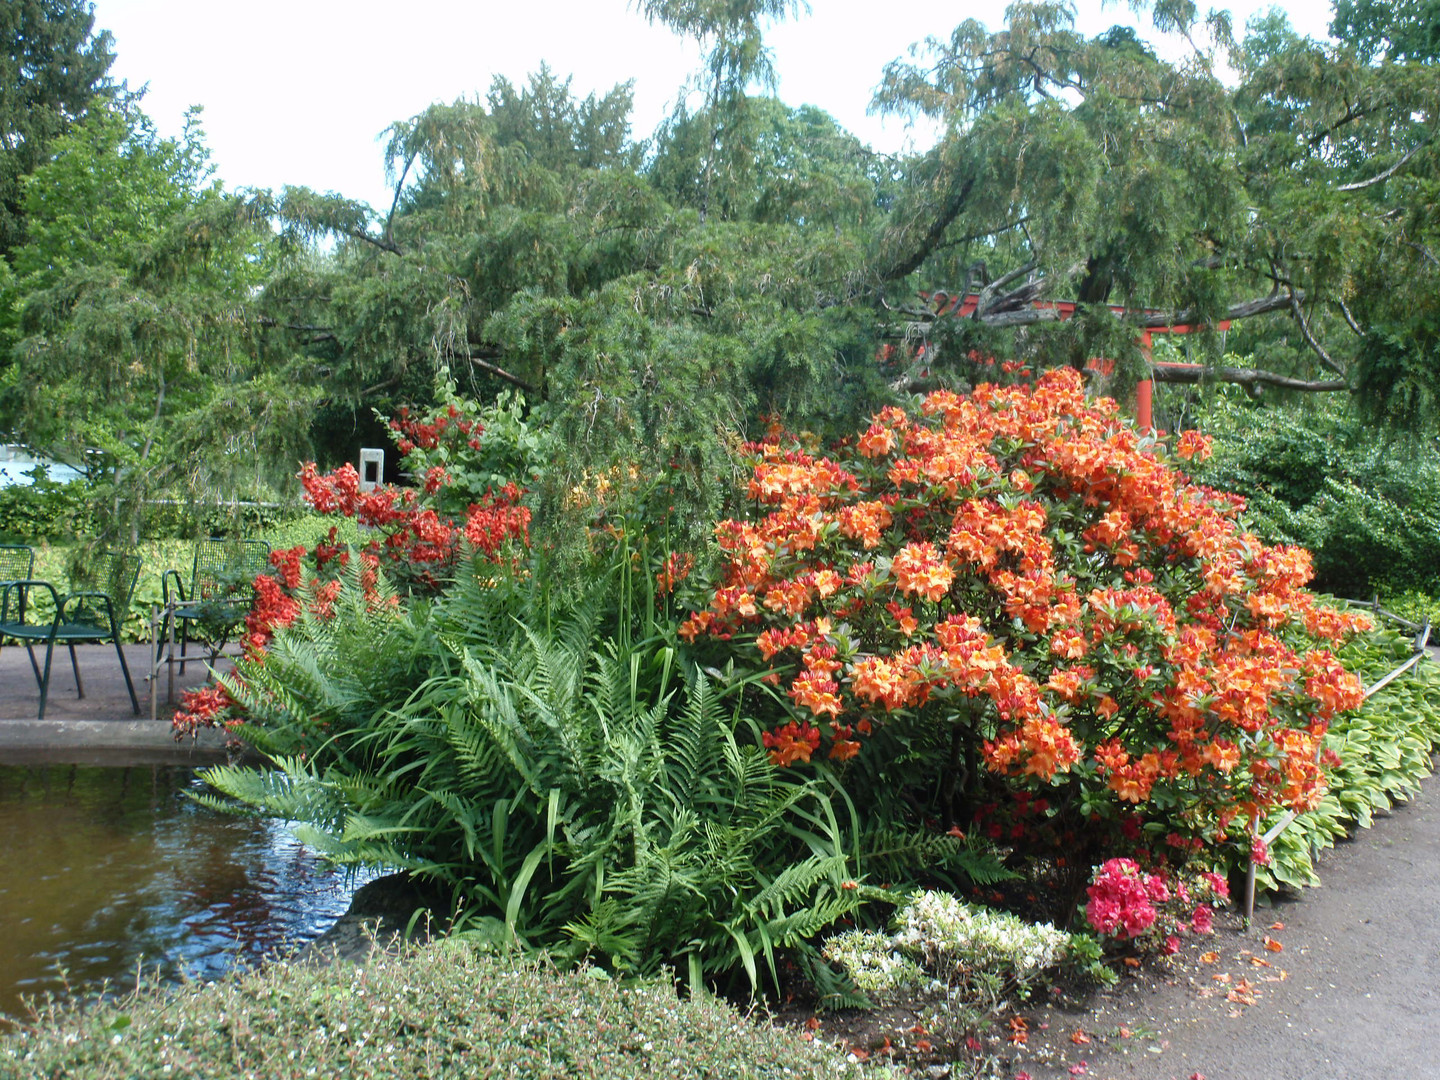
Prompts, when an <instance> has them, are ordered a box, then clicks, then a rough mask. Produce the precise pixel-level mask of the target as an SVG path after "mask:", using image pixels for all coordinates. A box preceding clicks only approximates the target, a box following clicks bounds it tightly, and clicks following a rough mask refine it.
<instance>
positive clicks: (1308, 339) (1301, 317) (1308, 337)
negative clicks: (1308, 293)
mask: <svg viewBox="0 0 1440 1080" xmlns="http://www.w3.org/2000/svg"><path fill="white" fill-rule="evenodd" d="M1290 310H1291V311H1293V312H1294V313H1295V321H1296V322H1297V323H1299V324H1300V333H1301V335H1302V336H1303V337H1304V338H1305V343H1306V344H1307V345H1309V346H1310V348H1312V349H1313V350H1315V355H1316V356H1318V357H1320V362H1321V363H1322V364H1324V365H1325V366H1326V367H1327V368H1329V369H1330V370H1331V371H1333V372H1334V373H1335V374H1336V375H1339V376H1340V377H1341V378H1342V379H1343V378H1344V377H1345V368H1344V366H1343V365H1341V364H1339V363H1337V362H1336V361H1335V360H1334V359H1333V358H1332V357H1331V356H1330V354H1329V353H1328V352H1326V351H1325V347H1324V346H1323V345H1321V344H1320V342H1318V341H1316V340H1315V335H1314V334H1312V333H1311V332H1310V324H1309V323H1308V322H1307V321H1306V320H1305V312H1304V311H1303V310H1302V309H1301V307H1300V300H1299V298H1298V297H1297V296H1296V294H1295V290H1294V289H1291V290H1290Z"/></svg>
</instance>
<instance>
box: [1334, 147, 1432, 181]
mask: <svg viewBox="0 0 1440 1080" xmlns="http://www.w3.org/2000/svg"><path fill="white" fill-rule="evenodd" d="M1429 143H1430V136H1428V135H1427V136H1426V137H1425V138H1423V139H1421V140H1420V141H1419V142H1418V143H1416V144H1415V145H1414V146H1412V147H1411V148H1410V149H1409V150H1407V151H1405V154H1404V156H1403V157H1401V158H1400V160H1399V161H1397V162H1395V164H1394V165H1391V166H1390V168H1388V169H1386V170H1385V171H1384V172H1382V173H1377V174H1375V175H1374V176H1372V177H1370V179H1369V180H1356V181H1355V182H1354V183H1353V184H1341V185H1340V186H1339V187H1338V188H1336V189H1335V190H1336V191H1359V190H1360V189H1362V188H1367V187H1371V186H1373V185H1375V184H1383V183H1384V182H1385V181H1386V180H1389V179H1390V177H1392V176H1394V175H1395V174H1396V173H1397V172H1399V171H1400V169H1401V168H1402V167H1403V166H1404V164H1405V163H1406V162H1407V161H1409V160H1410V159H1411V158H1412V157H1414V156H1415V155H1416V154H1418V153H1419V152H1420V151H1421V150H1423V149H1424V148H1425V147H1426V146H1427V145H1429Z"/></svg>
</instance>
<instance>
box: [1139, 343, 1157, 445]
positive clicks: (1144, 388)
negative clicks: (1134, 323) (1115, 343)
mask: <svg viewBox="0 0 1440 1080" xmlns="http://www.w3.org/2000/svg"><path fill="white" fill-rule="evenodd" d="M1150 345H1151V341H1150V331H1149V330H1146V331H1145V333H1143V334H1141V335H1140V351H1141V352H1142V353H1144V354H1145V363H1146V365H1147V366H1148V365H1149V363H1150ZM1154 394H1155V384H1154V383H1153V382H1152V381H1151V380H1150V379H1141V380H1140V381H1139V382H1137V383H1136V384H1135V420H1136V422H1137V423H1138V424H1139V425H1140V430H1141V431H1150V430H1152V429H1153V428H1154V426H1155V425H1154V424H1152V423H1151V419H1152V416H1153V412H1152V409H1153V403H1154Z"/></svg>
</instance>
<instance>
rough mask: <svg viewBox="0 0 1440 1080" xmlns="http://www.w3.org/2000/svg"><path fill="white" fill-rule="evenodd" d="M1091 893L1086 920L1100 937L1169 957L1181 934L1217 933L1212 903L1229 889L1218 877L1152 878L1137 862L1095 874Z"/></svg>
mask: <svg viewBox="0 0 1440 1080" xmlns="http://www.w3.org/2000/svg"><path fill="white" fill-rule="evenodd" d="M1086 894H1087V895H1088V896H1089V898H1090V899H1089V901H1088V902H1087V903H1086V905H1085V918H1086V920H1087V921H1088V922H1089V923H1090V926H1091V928H1092V929H1094V930H1095V932H1096V933H1098V934H1100V935H1101V936H1102V937H1108V938H1114V939H1116V940H1118V941H1125V942H1132V943H1137V944H1139V945H1141V946H1142V947H1143V946H1146V945H1149V946H1152V947H1156V948H1158V949H1159V950H1160V951H1162V952H1164V953H1166V954H1167V955H1168V954H1171V953H1174V952H1177V951H1178V950H1179V948H1180V937H1181V936H1182V935H1184V934H1188V933H1196V934H1208V933H1210V932H1211V931H1212V930H1213V929H1214V920H1215V912H1214V909H1213V907H1212V906H1211V904H1212V903H1213V902H1214V901H1215V900H1223V899H1225V898H1226V897H1228V896H1229V895H1230V890H1229V887H1228V886H1227V885H1226V884H1225V879H1224V878H1222V877H1220V876H1219V875H1218V874H1212V873H1209V872H1206V873H1201V874H1182V875H1172V873H1171V872H1168V871H1163V870H1162V871H1157V872H1155V873H1149V872H1147V871H1144V870H1142V869H1141V868H1140V865H1139V864H1138V863H1137V862H1135V860H1134V859H1110V860H1108V861H1107V862H1105V863H1103V864H1101V866H1100V867H1099V868H1098V869H1096V871H1095V874H1094V877H1092V878H1091V883H1090V887H1089V888H1088V889H1086Z"/></svg>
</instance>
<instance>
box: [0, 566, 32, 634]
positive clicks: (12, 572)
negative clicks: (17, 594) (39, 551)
mask: <svg viewBox="0 0 1440 1080" xmlns="http://www.w3.org/2000/svg"><path fill="white" fill-rule="evenodd" d="M34 574H35V552H34V550H33V549H32V548H28V547H26V546H25V545H23V544H0V585H4V584H5V583H6V582H7V581H26V580H28V579H29V578H31V577H33V576H34ZM17 617H18V618H19V620H20V621H21V622H24V621H25V612H24V611H20V612H18V616H17ZM4 645H5V636H4V635H3V634H0V647H3V646H4Z"/></svg>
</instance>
